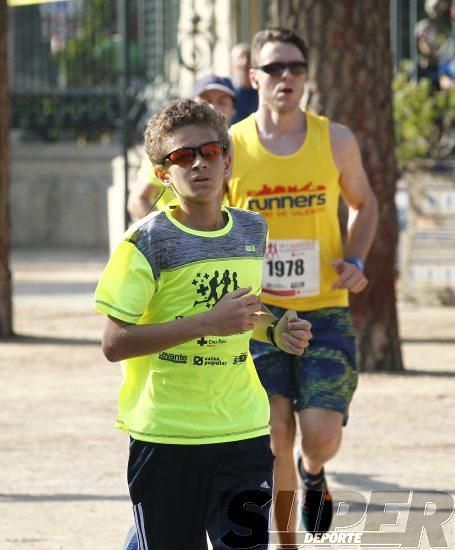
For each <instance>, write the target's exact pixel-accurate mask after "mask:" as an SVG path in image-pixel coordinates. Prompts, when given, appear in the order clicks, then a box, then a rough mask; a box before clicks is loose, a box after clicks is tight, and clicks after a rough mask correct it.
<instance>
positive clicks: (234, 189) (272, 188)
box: [228, 112, 348, 311]
mask: <svg viewBox="0 0 455 550" xmlns="http://www.w3.org/2000/svg"><path fill="white" fill-rule="evenodd" d="M305 116H306V123H307V135H306V138H305V141H304V143H303V145H302V147H301V148H300V149H299V150H298V151H297V152H296V153H294V154H292V155H275V154H273V153H271V152H270V151H268V150H267V149H266V148H265V147H264V146H263V145H262V144H261V142H260V140H259V137H258V133H257V129H256V122H255V116H254V115H251V116H250V117H248V118H246V119H245V120H243V121H241V122H239V123H238V124H234V126H232V127H231V136H232V143H233V150H234V166H233V169H232V175H231V180H230V182H229V190H228V202H229V204H231V205H232V206H236V207H239V208H245V209H250V210H254V211H257V212H260V213H261V214H262V215H263V216H264V217H265V218H266V220H267V224H268V226H269V243H268V246H267V253H266V256H265V263H264V278H263V294H262V300H263V302H265V303H266V304H271V305H276V306H280V307H283V308H286V309H296V310H297V311H310V310H314V309H320V308H325V307H336V306H341V307H346V306H347V305H348V293H347V291H346V290H340V289H335V290H334V289H332V285H333V283H334V282H335V281H336V280H337V279H338V275H337V273H336V271H335V269H334V268H333V267H332V265H331V262H332V261H333V260H334V259H336V258H342V257H343V247H342V240H341V234H340V227H339V222H338V200H339V196H340V187H339V183H338V179H339V173H338V170H337V168H336V166H335V162H334V160H333V155H332V150H331V145H330V133H329V121H328V119H327V118H326V117H322V116H317V115H314V114H312V113H309V112H305Z"/></svg>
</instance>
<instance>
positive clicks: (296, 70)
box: [254, 61, 308, 76]
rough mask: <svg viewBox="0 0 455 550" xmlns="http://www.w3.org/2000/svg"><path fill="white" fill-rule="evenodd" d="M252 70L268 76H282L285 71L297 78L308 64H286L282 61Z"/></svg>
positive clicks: (304, 62) (293, 62)
mask: <svg viewBox="0 0 455 550" xmlns="http://www.w3.org/2000/svg"><path fill="white" fill-rule="evenodd" d="M273 67H275V68H276V70H274V69H273ZM254 68H255V69H257V70H259V71H262V72H264V73H267V74H268V75H270V76H282V75H283V73H284V71H285V70H286V69H287V70H288V71H289V72H290V73H291V74H292V75H293V76H297V75H300V74H303V73H304V72H305V71H306V70H307V68H308V64H307V62H306V61H289V62H288V63H285V62H284V61H274V62H273V63H268V64H267V65H262V66H260V67H254Z"/></svg>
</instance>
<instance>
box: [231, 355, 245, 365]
mask: <svg viewBox="0 0 455 550" xmlns="http://www.w3.org/2000/svg"><path fill="white" fill-rule="evenodd" d="M247 357H248V354H247V353H246V352H243V353H241V354H240V355H236V356H235V357H234V365H237V364H238V363H245V361H246V358H247Z"/></svg>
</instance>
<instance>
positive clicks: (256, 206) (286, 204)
mask: <svg viewBox="0 0 455 550" xmlns="http://www.w3.org/2000/svg"><path fill="white" fill-rule="evenodd" d="M325 190H326V188H325V186H324V185H315V184H314V183H313V182H312V181H310V182H308V183H307V184H305V185H303V186H302V187H298V186H297V185H287V186H284V185H275V187H273V188H272V187H269V186H268V185H267V184H266V183H264V185H263V186H262V189H261V190H260V191H250V192H249V193H248V197H249V198H248V208H249V209H250V210H256V211H257V210H283V209H284V208H291V209H292V208H310V207H314V206H323V205H324V204H325V203H326V192H325ZM273 195H275V196H273ZM250 197H251V198H250Z"/></svg>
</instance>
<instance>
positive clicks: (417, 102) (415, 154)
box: [393, 61, 455, 166]
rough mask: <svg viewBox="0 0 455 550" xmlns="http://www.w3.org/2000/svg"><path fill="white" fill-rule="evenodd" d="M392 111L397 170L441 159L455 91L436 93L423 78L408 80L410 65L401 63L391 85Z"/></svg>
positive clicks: (452, 115) (454, 109) (453, 114)
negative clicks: (416, 161) (417, 161)
mask: <svg viewBox="0 0 455 550" xmlns="http://www.w3.org/2000/svg"><path fill="white" fill-rule="evenodd" d="M393 110H394V119H395V134H396V149H395V153H396V156H397V159H398V162H399V164H400V165H401V166H405V165H406V164H408V163H409V162H410V161H412V160H413V159H416V158H424V157H438V156H440V155H442V153H443V148H444V147H443V144H444V143H445V142H446V141H447V139H448V138H450V136H449V135H448V134H450V133H451V132H453V122H454V119H455V88H451V89H450V90H445V91H436V90H434V89H433V87H432V85H431V82H430V81H429V80H428V79H426V78H422V79H420V80H419V81H417V82H416V81H413V80H411V63H410V62H409V61H408V62H405V63H403V65H402V70H401V71H400V72H398V73H397V75H396V76H395V78H394V81H393ZM449 141H450V139H449ZM446 149H447V147H446ZM450 152H451V150H449V151H447V150H445V153H444V154H450Z"/></svg>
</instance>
